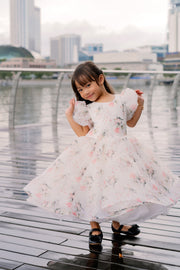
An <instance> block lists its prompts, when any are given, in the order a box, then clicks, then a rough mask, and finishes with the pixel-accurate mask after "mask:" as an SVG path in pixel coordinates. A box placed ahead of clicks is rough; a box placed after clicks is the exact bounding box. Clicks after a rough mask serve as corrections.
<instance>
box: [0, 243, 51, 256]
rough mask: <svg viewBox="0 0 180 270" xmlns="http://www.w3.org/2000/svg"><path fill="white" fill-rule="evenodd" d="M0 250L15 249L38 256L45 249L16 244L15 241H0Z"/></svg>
mask: <svg viewBox="0 0 180 270" xmlns="http://www.w3.org/2000/svg"><path fill="white" fill-rule="evenodd" d="M0 250H8V251H13V252H14V251H15V252H18V253H22V254H27V255H28V254H29V255H33V256H39V255H41V254H42V253H44V252H45V251H46V250H43V249H40V248H38V249H37V248H32V247H28V246H25V245H18V244H17V243H15V244H12V243H8V242H7V243H6V242H4V241H1V243H0Z"/></svg>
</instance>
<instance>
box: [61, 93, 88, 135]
mask: <svg viewBox="0 0 180 270" xmlns="http://www.w3.org/2000/svg"><path fill="white" fill-rule="evenodd" d="M69 104H70V105H69V107H68V108H67V110H66V118H67V120H68V122H69V124H70V126H71V128H72V129H73V130H74V132H75V133H76V135H77V136H78V137H80V136H85V135H86V134H87V133H88V132H89V130H90V128H89V127H88V126H81V125H79V124H78V123H76V122H75V121H74V119H73V112H74V106H75V100H74V98H73V99H71V100H70V102H69Z"/></svg>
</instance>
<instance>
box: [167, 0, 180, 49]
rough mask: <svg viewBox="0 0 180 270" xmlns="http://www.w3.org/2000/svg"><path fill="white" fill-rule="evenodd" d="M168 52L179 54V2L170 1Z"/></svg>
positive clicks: (176, 0)
mask: <svg viewBox="0 0 180 270" xmlns="http://www.w3.org/2000/svg"><path fill="white" fill-rule="evenodd" d="M168 45H169V52H170V53H171V52H180V0H170V9H169V18H168Z"/></svg>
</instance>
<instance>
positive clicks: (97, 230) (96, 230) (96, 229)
mask: <svg viewBox="0 0 180 270" xmlns="http://www.w3.org/2000/svg"><path fill="white" fill-rule="evenodd" d="M92 232H101V233H102V231H101V229H98V228H94V229H92V230H91V231H90V234H92Z"/></svg>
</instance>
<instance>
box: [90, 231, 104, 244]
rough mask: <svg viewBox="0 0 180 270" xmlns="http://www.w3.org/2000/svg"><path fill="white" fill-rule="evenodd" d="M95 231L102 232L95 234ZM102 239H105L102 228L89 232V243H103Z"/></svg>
mask: <svg viewBox="0 0 180 270" xmlns="http://www.w3.org/2000/svg"><path fill="white" fill-rule="evenodd" d="M95 231H98V232H100V234H98V235H93V234H92V232H95ZM102 239H103V233H102V231H101V229H98V228H95V229H92V230H91V231H90V232H89V244H90V245H101V242H102Z"/></svg>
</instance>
